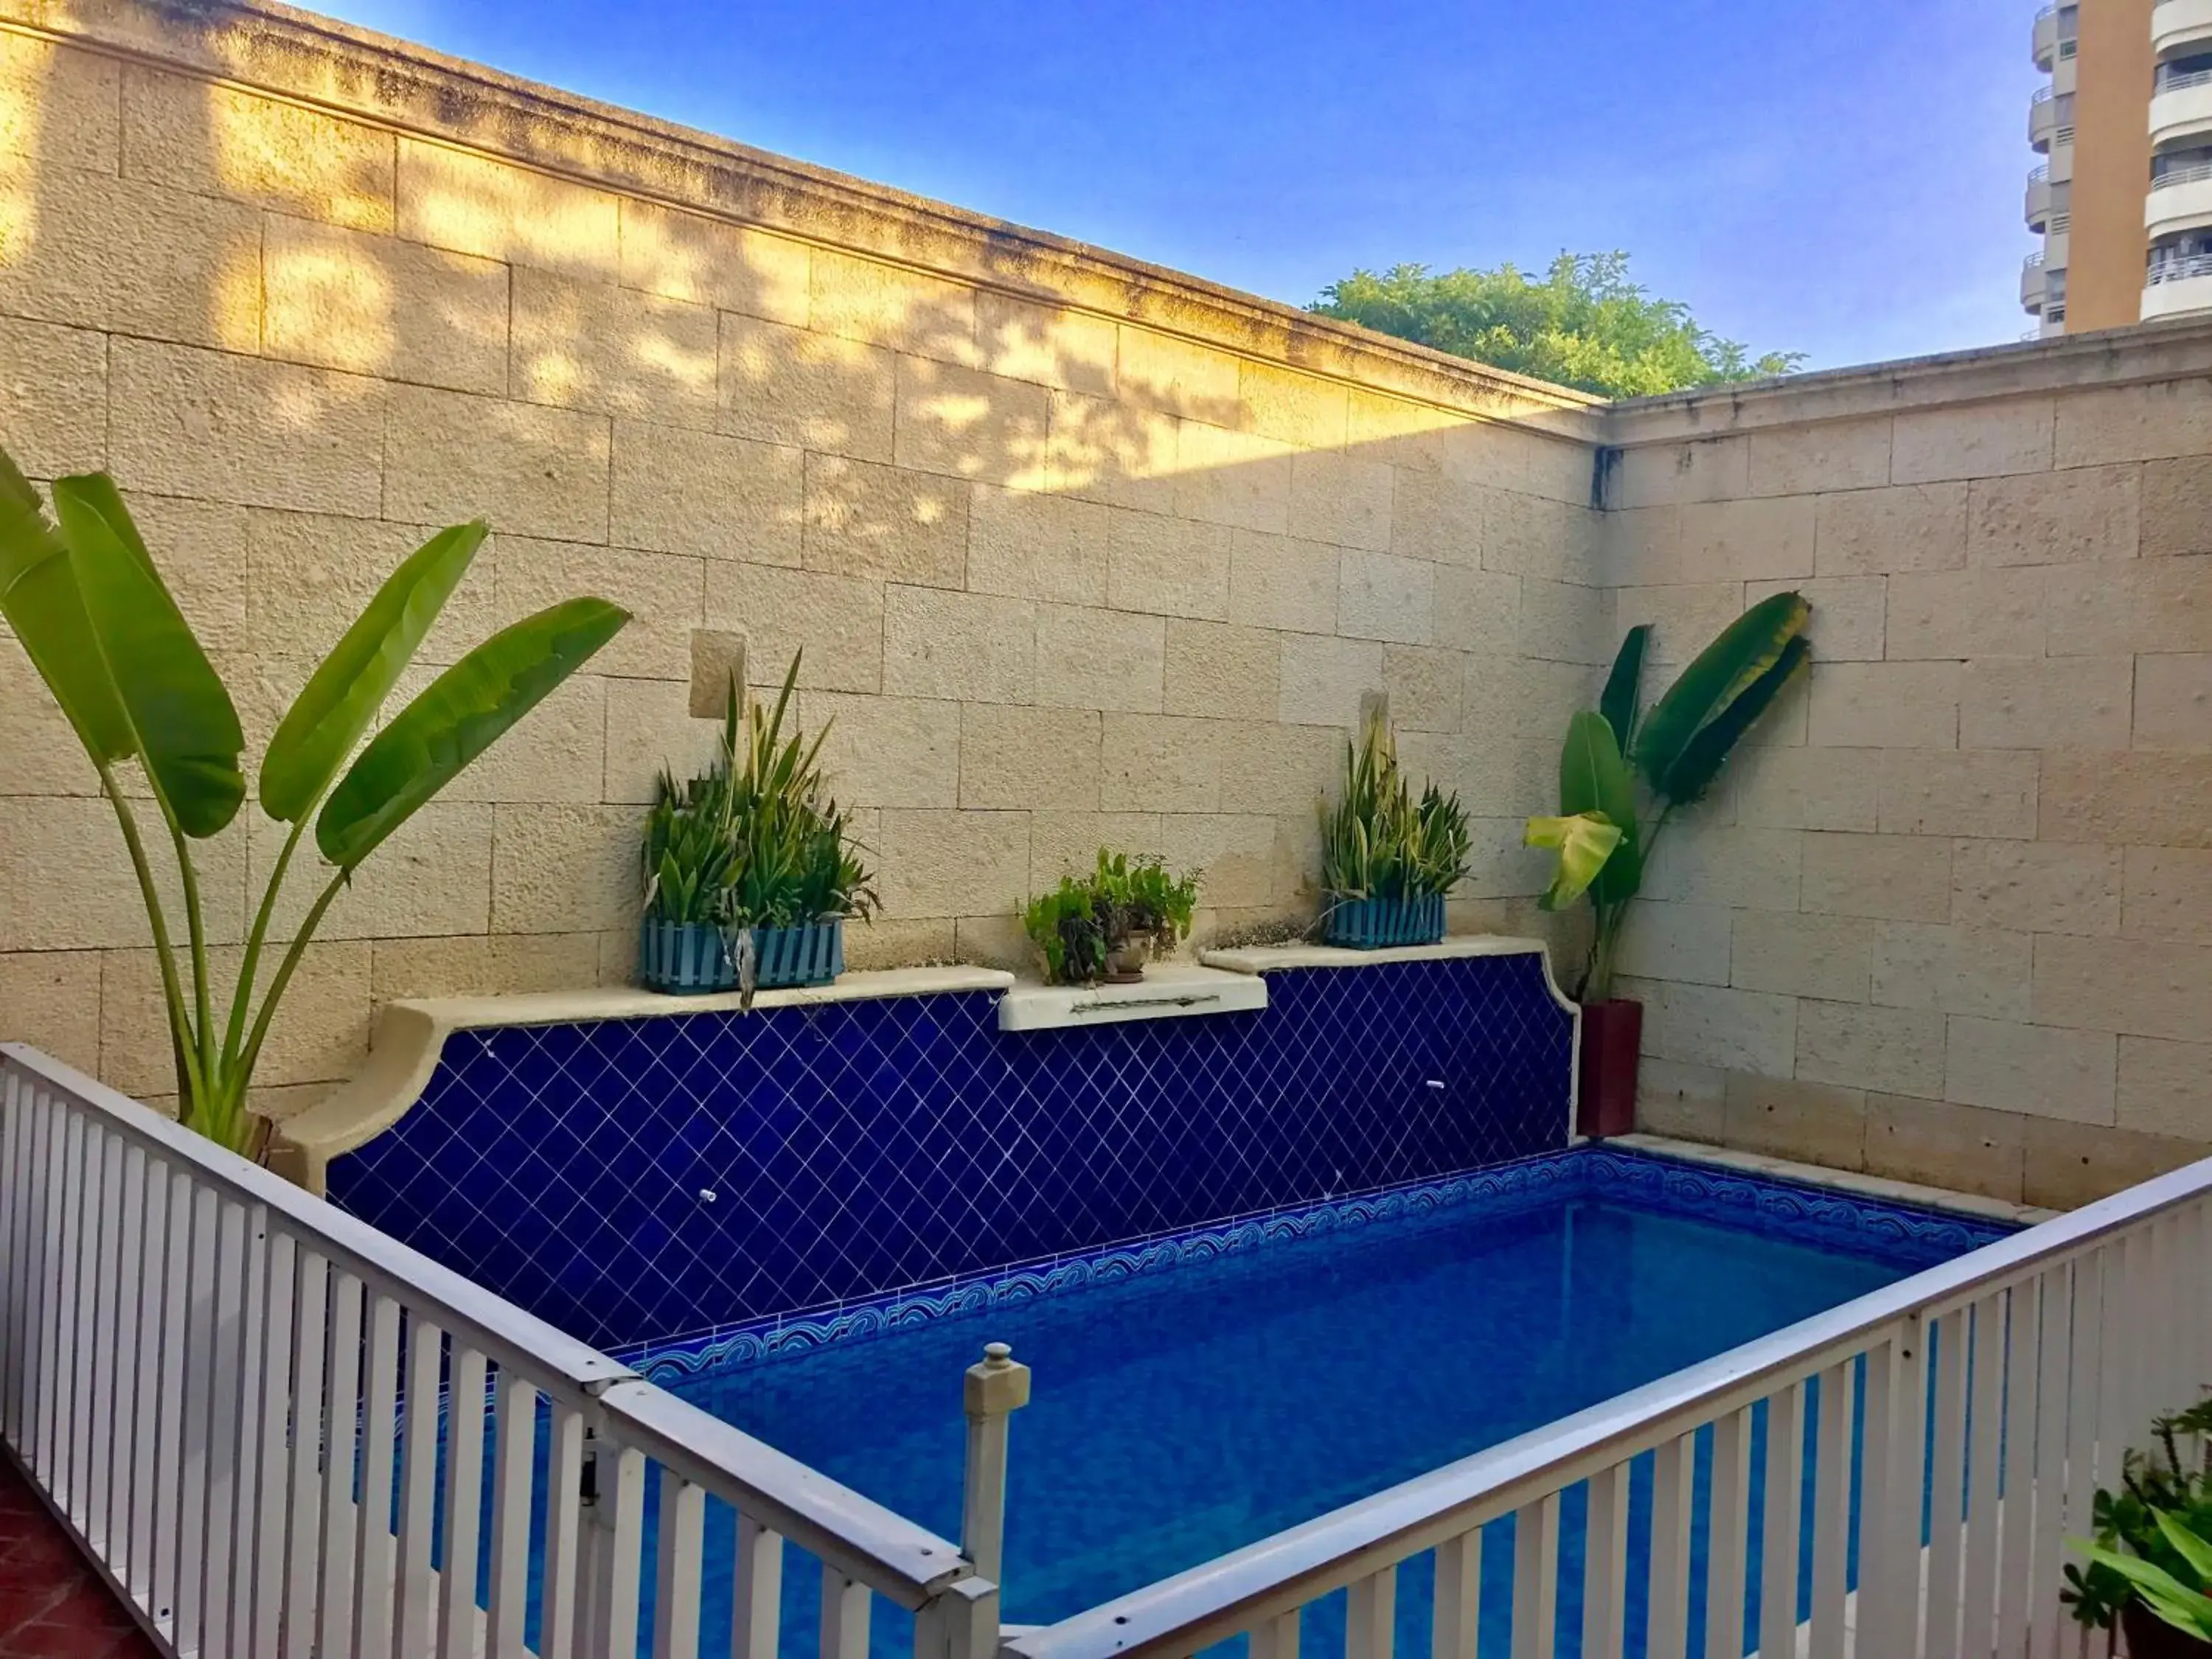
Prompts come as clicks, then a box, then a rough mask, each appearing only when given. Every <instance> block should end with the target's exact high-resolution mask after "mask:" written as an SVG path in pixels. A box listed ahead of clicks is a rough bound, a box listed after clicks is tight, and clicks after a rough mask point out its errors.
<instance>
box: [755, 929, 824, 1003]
mask: <svg viewBox="0 0 2212 1659" xmlns="http://www.w3.org/2000/svg"><path fill="white" fill-rule="evenodd" d="M753 954H754V957H756V959H757V966H756V967H755V969H754V970H753V971H754V974H755V978H754V981H753V982H754V983H755V984H756V985H757V986H758V987H760V988H761V989H762V990H763V991H766V990H772V989H774V988H775V987H778V986H789V985H827V984H828V983H829V981H831V980H833V979H835V978H836V977H837V975H840V974H842V973H843V972H844V971H845V920H844V918H843V917H842V916H833V917H831V918H830V919H829V921H816V922H810V923H808V924H807V925H806V926H805V927H756V928H755V929H753Z"/></svg>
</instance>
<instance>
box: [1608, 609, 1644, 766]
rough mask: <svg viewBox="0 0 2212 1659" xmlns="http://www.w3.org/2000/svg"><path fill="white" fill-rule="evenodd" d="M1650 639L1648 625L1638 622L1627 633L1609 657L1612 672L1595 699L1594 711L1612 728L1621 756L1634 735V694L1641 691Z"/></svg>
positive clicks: (1638, 700) (1637, 698) (1637, 697)
mask: <svg viewBox="0 0 2212 1659" xmlns="http://www.w3.org/2000/svg"><path fill="white" fill-rule="evenodd" d="M1650 640H1651V624H1650V623H1637V624H1636V626H1635V627H1633V628H1632V629H1629V630H1628V637H1627V638H1626V639H1624V640H1623V641H1621V642H1620V651H1619V652H1618V653H1615V655H1614V657H1613V671H1612V672H1611V673H1609V674H1607V676H1606V677H1605V690H1604V691H1603V692H1602V693H1601V694H1600V696H1599V697H1598V700H1597V712H1598V713H1599V714H1602V715H1604V716H1605V723H1606V724H1607V726H1611V727H1612V728H1613V742H1614V743H1615V744H1617V745H1618V746H1619V747H1620V752H1621V753H1622V754H1624V755H1626V753H1627V752H1628V749H1629V744H1630V742H1631V741H1632V739H1633V738H1634V737H1635V735H1636V715H1637V708H1638V703H1639V702H1641V701H1642V699H1641V697H1640V696H1639V695H1638V694H1639V693H1640V692H1641V690H1642V689H1643V682H1644V647H1646V646H1647V645H1649V644H1650Z"/></svg>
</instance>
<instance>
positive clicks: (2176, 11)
mask: <svg viewBox="0 0 2212 1659" xmlns="http://www.w3.org/2000/svg"><path fill="white" fill-rule="evenodd" d="M2038 38H2039V39H2040V38H2041V37H2038ZM2150 43H2151V50H2152V51H2153V52H2156V53H2157V54H2158V56H2159V57H2160V58H2171V57H2174V56H2176V55H2178V54H2179V53H2181V52H2185V51H2191V50H2203V49H2206V48H2212V0H2159V3H2158V4H2157V5H2155V6H2154V7H2152V8H2151V14H2150Z"/></svg>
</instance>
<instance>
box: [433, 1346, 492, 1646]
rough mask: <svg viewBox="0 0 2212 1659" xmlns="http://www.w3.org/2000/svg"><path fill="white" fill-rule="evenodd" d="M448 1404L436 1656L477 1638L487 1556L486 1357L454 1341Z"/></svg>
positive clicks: (473, 1643)
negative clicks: (480, 1580)
mask: <svg viewBox="0 0 2212 1659" xmlns="http://www.w3.org/2000/svg"><path fill="white" fill-rule="evenodd" d="M488 1375H489V1368H488V1366H487V1364H486V1363H485V1360H484V1357H483V1354H482V1353H481V1352H479V1351H477V1349H475V1348H472V1347H469V1346H466V1345H465V1344H464V1343H462V1342H461V1341H460V1340H459V1339H456V1340H455V1341H454V1344H453V1383H452V1386H451V1388H450V1389H448V1390H447V1400H448V1401H449V1403H448V1405H447V1408H446V1424H447V1427H446V1506H445V1520H446V1557H445V1567H444V1571H443V1574H442V1588H441V1591H440V1601H439V1608H438V1659H470V1656H471V1654H472V1653H473V1652H474V1650H475V1647H476V1641H477V1567H478V1566H479V1565H482V1562H483V1474H484V1463H483V1446H484V1389H485V1387H486V1384H487V1379H488Z"/></svg>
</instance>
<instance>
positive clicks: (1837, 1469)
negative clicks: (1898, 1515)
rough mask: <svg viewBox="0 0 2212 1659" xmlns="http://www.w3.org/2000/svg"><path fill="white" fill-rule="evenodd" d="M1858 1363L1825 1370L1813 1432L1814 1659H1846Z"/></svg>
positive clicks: (1849, 1361)
mask: <svg viewBox="0 0 2212 1659" xmlns="http://www.w3.org/2000/svg"><path fill="white" fill-rule="evenodd" d="M1856 1371H1857V1364H1856V1363H1855V1362H1854V1361H1851V1360H1848V1359H1847V1360H1844V1362H1843V1363H1842V1364H1836V1365H1831V1366H1829V1367H1828V1369H1827V1370H1824V1371H1822V1372H1821V1373H1820V1423H1819V1425H1818V1428H1817V1430H1816V1431H1815V1432H1814V1462H1813V1628H1812V1635H1811V1642H1810V1646H1809V1649H1808V1651H1809V1653H1810V1656H1811V1659H1844V1596H1845V1595H1846V1594H1847V1593H1848V1589H1849V1585H1848V1568H1849V1565H1850V1524H1851V1394H1852V1383H1853V1380H1854V1374H1855V1372H1856Z"/></svg>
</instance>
